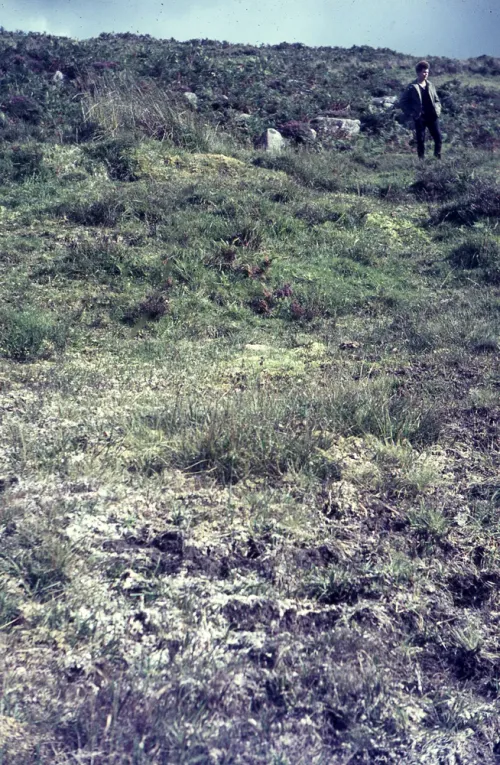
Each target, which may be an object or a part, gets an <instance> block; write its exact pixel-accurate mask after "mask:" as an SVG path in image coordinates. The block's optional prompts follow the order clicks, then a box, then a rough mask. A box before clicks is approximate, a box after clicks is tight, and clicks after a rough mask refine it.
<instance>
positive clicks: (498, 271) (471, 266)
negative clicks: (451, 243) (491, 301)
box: [449, 233, 500, 284]
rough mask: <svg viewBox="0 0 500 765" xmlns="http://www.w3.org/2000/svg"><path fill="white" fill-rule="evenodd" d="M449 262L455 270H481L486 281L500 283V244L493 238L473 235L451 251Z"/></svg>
mask: <svg viewBox="0 0 500 765" xmlns="http://www.w3.org/2000/svg"><path fill="white" fill-rule="evenodd" d="M449 260H450V262H451V264H452V265H453V266H455V268H459V269H464V270H475V269H477V270H480V271H481V272H482V276H483V277H484V279H485V281H488V282H490V283H493V284H499V283H500V244H499V243H498V241H497V240H496V239H494V238H493V237H489V236H485V235H484V234H478V233H472V234H470V235H469V236H468V237H467V239H466V240H465V241H464V242H462V244H461V245H459V246H458V247H456V248H455V249H454V250H452V251H451V253H450V255H449Z"/></svg>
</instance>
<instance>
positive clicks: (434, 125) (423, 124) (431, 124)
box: [415, 117, 443, 159]
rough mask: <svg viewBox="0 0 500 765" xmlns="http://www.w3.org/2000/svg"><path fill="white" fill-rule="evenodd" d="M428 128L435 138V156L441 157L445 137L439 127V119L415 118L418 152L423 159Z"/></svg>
mask: <svg viewBox="0 0 500 765" xmlns="http://www.w3.org/2000/svg"><path fill="white" fill-rule="evenodd" d="M426 128H428V130H429V133H430V134H431V136H432V138H433V140H434V156H435V157H439V158H441V146H442V143H443V139H442V136H441V130H440V129H439V120H438V119H434V120H433V119H429V118H428V117H419V118H418V119H417V120H415V132H416V134H417V154H418V156H419V157H420V158H421V159H422V158H423V156H424V154H425V129H426Z"/></svg>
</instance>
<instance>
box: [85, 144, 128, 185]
mask: <svg viewBox="0 0 500 765" xmlns="http://www.w3.org/2000/svg"><path fill="white" fill-rule="evenodd" d="M136 146H137V142H136V141H135V140H134V139H133V138H132V137H130V136H120V137H117V138H108V139H107V140H104V141H99V142H98V143H91V144H88V145H86V146H85V153H86V154H87V156H88V157H90V158H91V159H93V160H97V161H99V162H103V163H104V164H105V165H106V168H107V170H108V174H109V177H110V178H111V179H112V180H116V181H136V180H137V160H136V159H135V158H134V157H133V156H132V153H131V152H132V150H133V149H134V148H136Z"/></svg>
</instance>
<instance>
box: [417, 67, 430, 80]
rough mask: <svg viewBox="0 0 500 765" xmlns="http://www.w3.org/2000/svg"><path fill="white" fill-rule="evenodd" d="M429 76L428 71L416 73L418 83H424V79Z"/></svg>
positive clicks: (423, 70)
mask: <svg viewBox="0 0 500 765" xmlns="http://www.w3.org/2000/svg"><path fill="white" fill-rule="evenodd" d="M428 76H429V70H428V69H421V70H420V72H419V73H418V81H419V82H425V81H426V79H427V78H428Z"/></svg>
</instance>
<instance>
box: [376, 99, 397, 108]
mask: <svg viewBox="0 0 500 765" xmlns="http://www.w3.org/2000/svg"><path fill="white" fill-rule="evenodd" d="M397 101H398V98H397V96H374V97H373V98H372V100H371V102H370V105H371V107H375V108H376V109H392V108H394V107H395V106H396V103H397Z"/></svg>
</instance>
